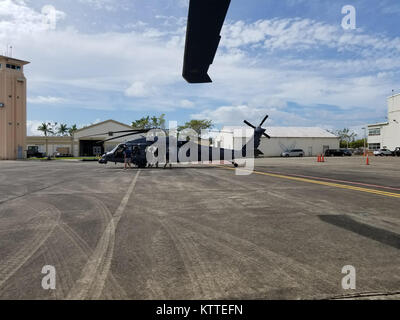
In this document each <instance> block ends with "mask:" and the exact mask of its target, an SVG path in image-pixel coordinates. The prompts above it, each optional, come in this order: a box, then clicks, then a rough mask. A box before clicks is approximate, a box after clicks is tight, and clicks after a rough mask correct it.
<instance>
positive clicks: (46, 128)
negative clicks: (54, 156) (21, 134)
mask: <svg viewBox="0 0 400 320" xmlns="http://www.w3.org/2000/svg"><path fill="white" fill-rule="evenodd" d="M37 129H38V130H39V131H42V132H43V134H44V136H45V137H46V155H47V154H48V152H49V143H48V140H47V137H48V136H49V134H54V131H53V126H52V124H51V123H50V122H47V123H46V122H43V123H42V124H41V125H40V126H39V127H38V128H37Z"/></svg>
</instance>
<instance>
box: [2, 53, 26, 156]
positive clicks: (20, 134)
mask: <svg viewBox="0 0 400 320" xmlns="http://www.w3.org/2000/svg"><path fill="white" fill-rule="evenodd" d="M28 63H29V62H27V61H22V60H18V59H14V58H10V57H5V56H1V55H0V160H15V159H22V158H24V157H25V156H26V152H25V150H26V78H25V76H24V66H25V65H26V64H28Z"/></svg>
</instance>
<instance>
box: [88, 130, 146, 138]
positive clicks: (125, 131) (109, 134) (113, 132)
mask: <svg viewBox="0 0 400 320" xmlns="http://www.w3.org/2000/svg"><path fill="white" fill-rule="evenodd" d="M143 130H148V131H150V130H152V129H132V130H122V131H109V132H103V133H98V134H92V135H90V136H85V137H84V138H90V137H97V136H104V135H108V136H110V137H112V136H113V135H114V134H115V133H127V132H131V133H133V134H134V133H135V132H143Z"/></svg>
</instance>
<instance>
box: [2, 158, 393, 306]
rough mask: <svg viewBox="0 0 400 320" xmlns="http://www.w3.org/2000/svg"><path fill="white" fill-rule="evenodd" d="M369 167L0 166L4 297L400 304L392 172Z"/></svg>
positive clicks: (289, 162) (385, 162) (262, 163)
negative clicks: (50, 279)
mask: <svg viewBox="0 0 400 320" xmlns="http://www.w3.org/2000/svg"><path fill="white" fill-rule="evenodd" d="M371 160H372V162H371V166H365V165H364V164H363V159H362V158H358V157H357V158H329V159H328V162H327V163H323V164H320V163H318V164H317V163H316V159H311V158H305V159H260V160H257V161H256V171H257V173H254V174H252V175H250V176H236V175H235V173H234V171H233V170H230V169H229V168H223V167H211V166H179V167H175V168H173V169H166V170H163V169H155V168H154V169H142V170H137V169H132V170H127V171H123V170H122V167H121V166H120V165H119V166H114V164H109V165H107V166H102V165H98V164H97V163H84V162H68V163H67V162H58V161H51V162H9V161H4V162H0V298H1V299H310V298H311V299H322V298H335V297H338V298H341V297H346V296H349V297H352V298H357V297H360V296H364V295H367V296H368V298H382V297H384V298H398V294H399V292H400V258H399V249H400V210H399V203H400V199H399V197H397V196H396V195H400V171H399V168H400V161H399V159H398V158H379V159H375V158H373V159H371ZM292 178H296V179H292ZM316 182H317V183H316ZM320 182H324V183H320ZM363 189H365V190H370V191H365V190H363ZM391 194H393V195H391ZM44 265H52V266H54V267H55V268H56V272H57V287H56V290H44V289H43V288H42V286H41V281H42V278H43V276H44V275H43V274H41V270H42V267H43V266H44ZM345 265H352V266H354V267H355V268H356V271H357V288H356V290H343V288H342V286H341V281H342V278H343V277H344V276H345V275H344V274H342V273H341V271H342V268H343V266H345ZM396 294H397V296H396Z"/></svg>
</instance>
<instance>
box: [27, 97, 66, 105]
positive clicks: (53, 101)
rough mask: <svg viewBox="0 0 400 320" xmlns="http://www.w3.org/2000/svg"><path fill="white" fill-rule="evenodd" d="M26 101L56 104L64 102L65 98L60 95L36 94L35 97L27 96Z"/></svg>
mask: <svg viewBox="0 0 400 320" xmlns="http://www.w3.org/2000/svg"><path fill="white" fill-rule="evenodd" d="M27 100H28V103H33V104H58V103H64V102H66V100H65V99H63V98H60V97H50V96H47V97H43V96H37V97H32V98H30V97H28V99H27Z"/></svg>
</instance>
